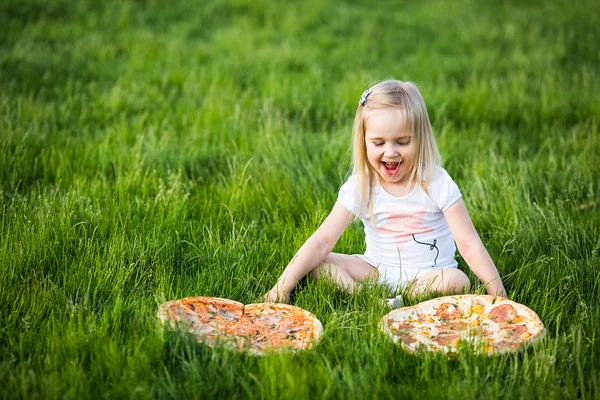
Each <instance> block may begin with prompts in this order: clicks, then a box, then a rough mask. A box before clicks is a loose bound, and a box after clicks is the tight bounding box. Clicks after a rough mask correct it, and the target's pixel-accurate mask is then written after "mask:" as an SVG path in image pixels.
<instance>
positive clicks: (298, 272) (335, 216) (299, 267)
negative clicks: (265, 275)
mask: <svg viewBox="0 0 600 400" xmlns="http://www.w3.org/2000/svg"><path fill="white" fill-rule="evenodd" d="M353 218H354V215H353V214H352V213H351V212H350V211H348V210H347V209H346V208H345V207H344V206H342V205H341V204H340V203H338V202H336V203H335V205H334V206H333V209H332V210H331V212H330V213H329V215H328V216H327V218H325V221H323V223H322V224H321V226H320V227H319V229H317V231H316V232H315V233H313V234H312V236H311V237H310V238H308V240H307V241H306V242H305V243H304V244H303V245H302V247H300V250H298V252H297V253H296V255H295V256H294V258H292V261H290V263H289V264H288V265H287V267H286V268H285V270H284V271H283V273H282V274H281V276H280V277H279V279H278V280H277V283H276V284H275V286H273V288H272V289H271V290H270V291H269V292H268V293H266V294H265V295H264V300H265V301H285V302H287V301H289V296H290V293H291V291H292V290H293V289H294V287H295V286H296V284H297V283H298V281H299V280H300V279H302V278H303V277H304V276H305V275H306V274H308V273H309V272H310V271H312V270H313V269H315V268H316V267H317V266H318V265H319V264H320V263H321V262H323V260H325V257H327V255H328V254H329V253H330V252H331V249H333V246H335V244H336V243H337V241H338V239H339V238H340V236H342V233H344V231H345V230H346V227H347V226H348V224H350V222H351V221H352V219H353Z"/></svg>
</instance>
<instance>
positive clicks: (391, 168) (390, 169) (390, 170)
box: [381, 161, 400, 176]
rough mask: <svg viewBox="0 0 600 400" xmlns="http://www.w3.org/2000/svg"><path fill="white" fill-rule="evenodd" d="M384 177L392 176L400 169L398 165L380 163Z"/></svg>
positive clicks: (393, 162) (396, 163) (395, 163)
mask: <svg viewBox="0 0 600 400" xmlns="http://www.w3.org/2000/svg"><path fill="white" fill-rule="evenodd" d="M381 164H382V165H383V170H384V171H385V173H386V175H389V176H392V175H394V174H395V173H396V172H398V170H399V169H400V163H399V162H397V161H390V162H381Z"/></svg>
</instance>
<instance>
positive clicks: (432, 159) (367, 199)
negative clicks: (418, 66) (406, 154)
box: [352, 80, 442, 225]
mask: <svg viewBox="0 0 600 400" xmlns="http://www.w3.org/2000/svg"><path fill="white" fill-rule="evenodd" d="M365 94H366V96H365ZM365 94H363V98H361V102H360V104H359V106H358V109H357V110H356V116H355V117H354V127H353V130H352V158H353V164H354V165H353V174H356V176H357V181H358V187H359V188H360V192H361V196H360V198H361V210H364V209H365V207H366V208H367V209H368V210H369V214H370V215H371V222H372V223H373V225H375V217H374V215H373V204H372V201H371V200H372V197H373V195H372V193H373V190H372V189H373V186H374V185H375V180H376V179H377V172H376V171H375V170H374V169H373V167H372V166H371V164H370V163H369V161H368V159H367V149H366V141H365V118H366V114H368V112H369V110H377V109H384V108H394V109H397V110H398V111H399V112H400V115H401V116H402V120H403V121H404V123H405V126H406V128H407V129H409V130H410V131H411V132H412V134H413V138H412V140H413V141H414V143H415V148H416V150H415V156H414V163H413V165H412V168H411V171H410V172H409V175H408V182H409V186H412V184H413V183H415V182H416V184H418V185H419V186H421V188H422V189H423V190H424V191H425V193H427V194H429V192H428V190H427V186H428V185H429V183H430V182H431V179H432V178H433V173H434V171H435V167H439V166H441V163H442V161H441V157H440V152H439V151H438V148H437V145H436V144H435V140H434V138H433V132H432V129H431V123H430V122H429V115H428V114H427V107H426V106H425V101H424V100H423V96H421V92H419V89H418V88H417V85H415V84H414V83H412V82H402V81H397V80H387V81H383V82H379V83H376V84H375V85H373V86H371V87H370V88H369V92H368V93H367V92H365Z"/></svg>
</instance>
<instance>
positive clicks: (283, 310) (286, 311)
mask: <svg viewBox="0 0 600 400" xmlns="http://www.w3.org/2000/svg"><path fill="white" fill-rule="evenodd" d="M158 316H159V319H160V320H161V322H163V323H168V324H169V325H170V326H171V327H173V328H177V327H179V325H181V324H183V327H184V328H187V330H188V331H189V332H190V333H192V334H194V335H196V337H197V338H198V340H199V341H200V342H203V343H205V344H207V345H209V346H211V347H214V346H217V345H219V346H226V347H230V348H232V349H237V350H243V351H248V352H249V353H250V354H256V355H260V354H264V353H265V352H268V351H277V350H280V349H287V350H291V351H298V350H302V349H309V348H311V347H312V344H313V343H314V342H316V341H317V340H318V339H319V338H320V336H321V334H322V332H323V326H322V325H321V322H320V321H319V320H318V319H317V318H316V317H315V316H314V315H313V314H311V313H309V312H308V311H306V310H303V309H301V308H298V307H294V306H291V305H288V304H271V303H261V304H250V305H247V306H244V304H242V303H238V302H235V301H231V300H227V299H219V298H214V297H188V298H184V299H180V300H176V301H168V302H166V303H164V304H162V305H161V306H160V307H159V311H158Z"/></svg>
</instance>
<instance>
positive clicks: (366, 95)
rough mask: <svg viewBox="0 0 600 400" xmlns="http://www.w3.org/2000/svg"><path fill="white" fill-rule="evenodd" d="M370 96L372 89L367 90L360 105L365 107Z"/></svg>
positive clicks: (361, 98)
mask: <svg viewBox="0 0 600 400" xmlns="http://www.w3.org/2000/svg"><path fill="white" fill-rule="evenodd" d="M369 94H371V89H367V90H365V91H364V92H363V94H362V96H360V101H359V102H358V104H359V105H361V106H363V107H364V106H365V103H366V102H367V97H369Z"/></svg>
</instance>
